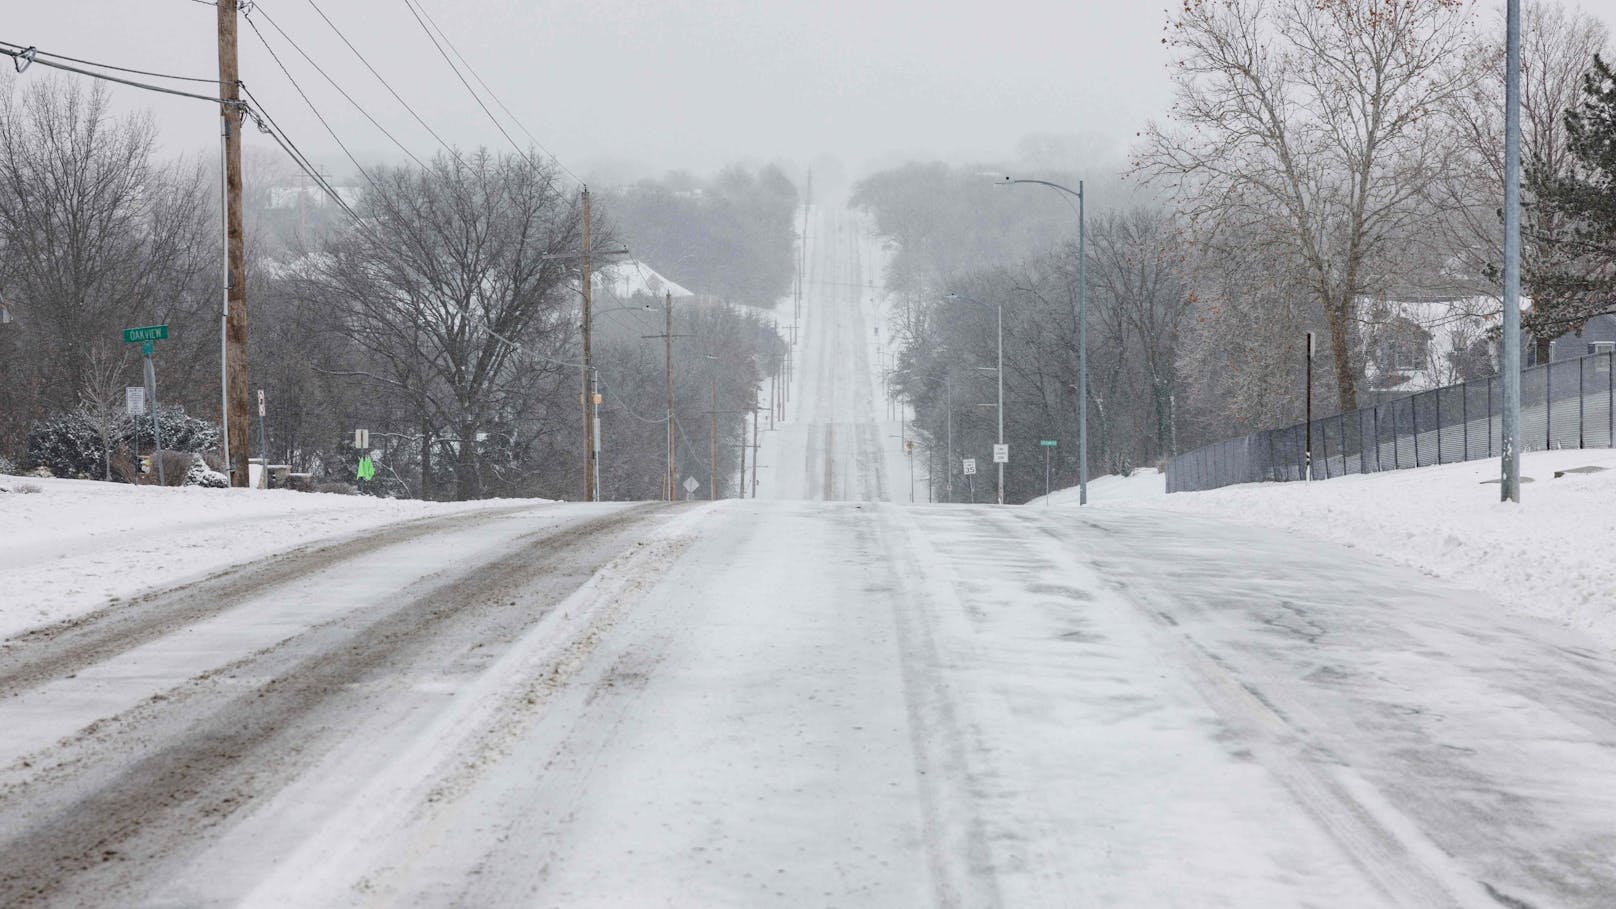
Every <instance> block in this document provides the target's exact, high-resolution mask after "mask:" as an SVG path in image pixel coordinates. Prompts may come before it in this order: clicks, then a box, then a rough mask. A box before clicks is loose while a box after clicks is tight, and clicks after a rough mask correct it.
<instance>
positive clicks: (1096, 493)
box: [1027, 467, 1167, 505]
mask: <svg viewBox="0 0 1616 909" xmlns="http://www.w3.org/2000/svg"><path fill="white" fill-rule="evenodd" d="M1166 494H1167V475H1166V474H1164V473H1162V472H1161V471H1159V470H1157V469H1156V468H1154V467H1141V468H1139V469H1138V470H1135V471H1134V472H1133V473H1130V474H1128V475H1127V476H1125V477H1119V476H1103V477H1095V478H1094V479H1092V480H1090V481H1089V504H1091V505H1114V504H1117V503H1121V502H1138V501H1143V500H1153V499H1159V498H1161V497H1162V496H1164V495H1166ZM1078 498H1079V495H1078V489H1077V487H1076V486H1073V487H1070V488H1068V489H1057V490H1055V491H1054V492H1052V493H1050V494H1049V495H1047V496H1039V497H1038V498H1036V499H1033V500H1032V501H1030V502H1028V503H1027V504H1028V505H1076V504H1077V500H1078Z"/></svg>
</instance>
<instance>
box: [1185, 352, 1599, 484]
mask: <svg viewBox="0 0 1616 909" xmlns="http://www.w3.org/2000/svg"><path fill="white" fill-rule="evenodd" d="M1502 404H1503V395H1502V393H1501V391H1500V389H1499V383H1498V379H1497V377H1496V376H1495V377H1493V378H1491V379H1485V380H1477V381H1473V382H1467V383H1463V384H1460V385H1450V386H1446V387H1444V388H1438V389H1433V390H1431V391H1425V392H1419V393H1417V394H1414V395H1409V396H1407V397H1403V398H1395V399H1393V400H1390V401H1385V402H1382V403H1380V404H1378V405H1374V406H1370V407H1365V408H1361V409H1359V410H1356V411H1352V412H1349V413H1345V414H1337V415H1335V416H1330V417H1325V418H1323V419H1320V420H1317V421H1315V422H1314V424H1313V476H1314V477H1315V478H1318V479H1323V478H1329V477H1338V476H1342V475H1344V474H1351V473H1374V472H1376V471H1380V470H1398V469H1403V468H1409V467H1416V466H1418V467H1425V466H1429V465H1433V464H1439V463H1440V464H1453V463H1458V462H1460V461H1466V460H1476V459H1478V458H1493V457H1497V456H1498V454H1499V449H1500V447H1501V441H1500V434H1501V432H1502V429H1503V427H1502V425H1501V423H1502V421H1501V420H1500V419H1499V409H1500V407H1501V406H1502ZM1306 436H1307V426H1306V424H1301V423H1298V424H1295V425H1292V426H1286V427H1282V428H1279V429H1272V430H1264V431H1262V432H1255V433H1251V434H1250V435H1246V436H1241V437H1239V438H1234V439H1225V440H1223V441H1221V442H1214V443H1212V444H1210V445H1206V446H1203V447H1201V448H1198V449H1196V450H1194V451H1190V452H1185V453H1184V454H1181V455H1179V456H1178V457H1176V458H1173V459H1172V460H1171V461H1169V462H1168V464H1167V490H1168V491H1169V492H1187V491H1191V490H1197V489H1215V488H1217V487H1219V486H1228V485H1231V484H1234V483H1250V482H1276V481H1277V482H1287V481H1295V480H1300V479H1302V476H1303V463H1304V461H1305V450H1306V448H1305V446H1306ZM1521 447H1522V449H1523V450H1525V451H1539V450H1542V449H1545V448H1579V447H1580V448H1616V354H1596V355H1593V356H1588V357H1582V358H1579V359H1576V360H1562V361H1558V362H1555V363H1551V364H1545V365H1543V366H1534V367H1532V368H1530V369H1527V370H1525V371H1523V372H1522V373H1521Z"/></svg>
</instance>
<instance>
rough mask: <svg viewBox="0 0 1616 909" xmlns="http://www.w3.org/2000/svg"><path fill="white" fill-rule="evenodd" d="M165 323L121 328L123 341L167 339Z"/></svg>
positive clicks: (131, 342)
mask: <svg viewBox="0 0 1616 909" xmlns="http://www.w3.org/2000/svg"><path fill="white" fill-rule="evenodd" d="M167 340H168V326H167V325H147V326H145V327H143V328H125V329H124V330H123V343H125V344H133V343H135V342H136V341H167Z"/></svg>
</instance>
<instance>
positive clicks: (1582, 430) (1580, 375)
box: [1577, 360, 1588, 448]
mask: <svg viewBox="0 0 1616 909" xmlns="http://www.w3.org/2000/svg"><path fill="white" fill-rule="evenodd" d="M1587 376H1588V370H1587V369H1585V368H1583V361H1582V360H1578V361H1577V447H1578V448H1587V447H1588V428H1587V427H1588V419H1587V416H1586V413H1585V411H1586V409H1587V408H1586V406H1585V405H1584V403H1583V402H1584V401H1586V400H1587V399H1586V398H1584V397H1583V395H1585V394H1586V393H1587V392H1586V391H1585V389H1584V386H1586V385H1587V384H1588V379H1587Z"/></svg>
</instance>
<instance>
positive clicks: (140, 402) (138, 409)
mask: <svg viewBox="0 0 1616 909" xmlns="http://www.w3.org/2000/svg"><path fill="white" fill-rule="evenodd" d="M123 410H124V413H127V414H128V415H129V416H131V417H139V416H144V415H145V413H146V389H144V388H142V387H140V386H139V385H130V386H128V387H127V388H125V389H124V390H123Z"/></svg>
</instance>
